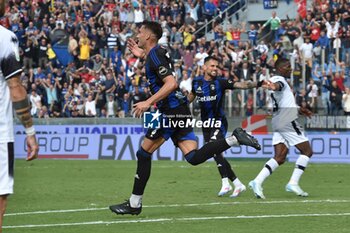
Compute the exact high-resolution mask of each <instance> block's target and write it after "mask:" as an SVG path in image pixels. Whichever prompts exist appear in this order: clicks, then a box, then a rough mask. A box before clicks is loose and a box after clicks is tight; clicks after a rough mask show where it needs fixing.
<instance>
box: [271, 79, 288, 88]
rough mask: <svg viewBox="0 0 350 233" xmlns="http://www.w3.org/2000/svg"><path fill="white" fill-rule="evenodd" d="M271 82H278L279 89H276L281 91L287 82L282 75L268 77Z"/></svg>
mask: <svg viewBox="0 0 350 233" xmlns="http://www.w3.org/2000/svg"><path fill="white" fill-rule="evenodd" d="M270 81H271V82H273V83H278V84H279V86H280V89H279V90H277V91H282V90H284V88H285V87H286V85H288V83H287V82H286V80H285V79H284V78H283V77H282V76H274V77H272V78H271V79H270Z"/></svg>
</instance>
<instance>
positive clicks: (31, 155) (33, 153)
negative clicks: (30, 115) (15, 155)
mask: <svg viewBox="0 0 350 233" xmlns="http://www.w3.org/2000/svg"><path fill="white" fill-rule="evenodd" d="M27 148H28V155H27V161H31V160H34V159H36V158H37V157H38V153H39V145H38V143H37V141H36V137H35V134H34V135H30V136H27Z"/></svg>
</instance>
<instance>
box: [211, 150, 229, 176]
mask: <svg viewBox="0 0 350 233" xmlns="http://www.w3.org/2000/svg"><path fill="white" fill-rule="evenodd" d="M214 160H215V162H216V165H217V168H218V170H219V173H220V175H221V178H226V177H228V175H227V169H226V168H227V167H226V165H225V161H224V160H225V159H224V157H223V156H222V154H217V155H214Z"/></svg>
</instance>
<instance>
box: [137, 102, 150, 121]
mask: <svg viewBox="0 0 350 233" xmlns="http://www.w3.org/2000/svg"><path fill="white" fill-rule="evenodd" d="M133 107H134V109H133V114H134V115H135V117H137V118H140V117H141V116H142V114H143V113H144V112H145V111H147V109H149V108H150V107H151V105H150V104H149V103H148V102H147V101H142V102H138V103H137V104H134V106H133Z"/></svg>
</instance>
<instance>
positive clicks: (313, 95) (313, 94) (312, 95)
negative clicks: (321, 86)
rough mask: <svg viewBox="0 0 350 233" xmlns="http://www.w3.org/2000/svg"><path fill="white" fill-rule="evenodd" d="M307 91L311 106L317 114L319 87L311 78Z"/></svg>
mask: <svg viewBox="0 0 350 233" xmlns="http://www.w3.org/2000/svg"><path fill="white" fill-rule="evenodd" d="M306 90H307V93H308V97H309V103H308V104H309V106H310V107H311V109H312V112H313V113H317V97H318V87H317V85H316V84H315V81H314V80H313V79H312V78H311V79H310V81H309V84H308V85H307V86H306Z"/></svg>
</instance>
